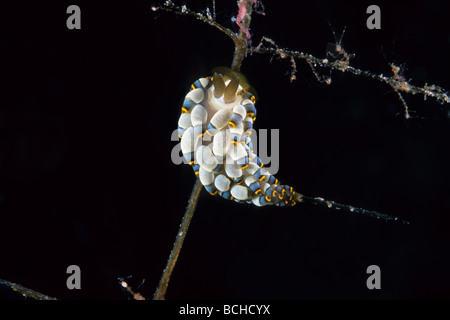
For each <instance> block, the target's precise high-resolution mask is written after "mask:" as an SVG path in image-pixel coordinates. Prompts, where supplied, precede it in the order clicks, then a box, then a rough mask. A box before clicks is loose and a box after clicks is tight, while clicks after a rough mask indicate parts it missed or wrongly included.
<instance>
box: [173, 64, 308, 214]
mask: <svg viewBox="0 0 450 320" xmlns="http://www.w3.org/2000/svg"><path fill="white" fill-rule="evenodd" d="M251 91H253V89H252V88H251V87H250V86H249V85H248V82H247V80H246V79H245V77H244V76H243V75H242V74H240V73H238V72H235V71H232V70H229V69H227V68H223V67H222V68H220V69H217V72H215V73H214V74H213V75H212V76H210V77H205V78H200V79H198V80H196V81H195V82H194V83H193V84H192V85H191V87H190V91H189V92H188V93H187V95H186V97H185V99H184V102H183V105H182V107H181V116H180V118H179V120H178V134H179V137H180V138H181V142H180V144H181V151H182V153H183V156H184V158H185V159H186V161H187V162H188V163H189V165H191V166H192V168H193V169H194V172H195V174H196V175H197V176H198V177H199V179H200V181H201V183H202V184H203V186H204V187H205V189H206V191H208V192H209V193H210V194H211V195H220V196H221V197H223V198H225V199H229V200H234V201H237V202H241V203H253V204H255V205H256V206H264V205H277V206H293V205H295V204H296V201H298V199H299V196H300V195H299V194H296V193H295V191H294V190H293V188H292V187H290V186H287V185H281V184H280V183H279V181H278V179H276V178H275V177H274V176H273V175H271V174H270V173H269V171H268V170H267V169H265V168H264V165H263V163H262V162H261V160H260V159H259V157H258V156H257V155H256V154H255V153H254V149H253V143H252V140H251V133H252V129H253V123H254V121H255V119H256V108H255V102H256V97H255V94H254V93H252V92H251Z"/></svg>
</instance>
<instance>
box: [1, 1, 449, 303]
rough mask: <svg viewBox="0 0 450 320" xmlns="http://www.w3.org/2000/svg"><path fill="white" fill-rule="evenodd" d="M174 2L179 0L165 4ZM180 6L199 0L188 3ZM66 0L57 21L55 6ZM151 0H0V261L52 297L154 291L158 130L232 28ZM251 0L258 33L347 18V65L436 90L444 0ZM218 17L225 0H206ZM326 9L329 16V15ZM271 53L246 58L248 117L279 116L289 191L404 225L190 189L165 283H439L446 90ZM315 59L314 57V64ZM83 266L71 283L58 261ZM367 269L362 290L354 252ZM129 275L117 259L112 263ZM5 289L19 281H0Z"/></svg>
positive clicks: (322, 289) (316, 43) (313, 44)
mask: <svg viewBox="0 0 450 320" xmlns="http://www.w3.org/2000/svg"><path fill="white" fill-rule="evenodd" d="M176 3H177V4H179V3H181V2H176ZM185 3H186V4H187V5H188V6H189V7H190V8H192V9H194V10H197V11H199V10H204V9H205V7H206V6H209V7H211V3H212V2H211V1H205V2H199V1H196V2H195V3H192V4H191V3H190V1H186V2H185ZM71 4H77V5H79V7H80V8H81V30H68V29H67V27H66V19H67V17H68V16H69V15H68V14H66V8H67V7H68V6H69V5H71ZM155 4H157V3H156V2H151V1H137V0H133V1H121V2H107V1H95V2H93V1H77V2H76V3H75V2H68V1H58V2H56V1H55V2H50V1H39V2H31V1H30V2H22V1H21V2H13V1H10V2H9V3H8V2H2V4H1V5H0V70H1V71H0V81H1V83H2V84H1V86H0V256H1V258H0V278H1V279H6V280H9V281H12V282H15V283H20V284H21V285H23V286H26V287H29V288H32V289H34V290H37V291H40V292H43V293H45V294H48V295H50V296H54V297H57V298H59V299H69V300H72V299H120V300H125V299H127V298H128V294H127V292H125V290H124V289H123V288H122V287H121V286H120V285H119V283H118V280H117V278H118V277H128V278H127V281H128V283H129V284H130V285H132V286H133V288H134V289H136V288H137V287H138V286H139V285H140V284H141V283H142V281H143V280H144V279H145V282H144V283H143V284H142V285H141V286H140V287H139V289H138V291H139V292H140V293H141V294H143V295H144V296H146V297H151V296H152V295H153V292H154V290H155V288H156V286H157V284H158V281H159V278H160V275H161V273H162V271H163V269H164V267H165V263H166V260H167V258H168V256H169V253H170V250H171V248H172V244H173V241H174V239H175V235H176V233H177V231H178V226H179V223H180V221H181V218H182V216H183V214H184V209H185V207H186V205H187V201H188V198H189V195H190V192H191V190H192V186H193V184H194V181H195V176H194V174H193V172H192V169H191V168H190V167H189V166H186V165H174V164H173V163H172V161H171V157H170V155H171V150H172V148H173V147H174V146H175V144H176V142H174V141H171V139H170V137H171V134H172V131H173V130H174V129H176V127H177V121H178V117H179V112H180V107H181V103H182V101H183V97H184V95H185V94H186V93H187V92H188V90H189V86H190V84H191V83H192V82H193V81H195V80H196V79H197V78H200V77H204V76H207V75H210V72H211V70H212V69H213V68H214V67H217V66H229V65H230V63H231V59H232V54H233V50H234V47H233V43H232V41H231V40H230V39H228V38H227V37H226V36H225V35H224V34H222V33H221V32H219V31H218V30H216V29H214V28H212V27H210V26H208V25H206V24H204V23H201V22H200V21H197V20H195V19H194V18H192V17H187V16H180V15H176V14H174V13H166V12H161V11H159V12H156V13H155V12H153V11H152V10H151V6H152V5H155ZM370 4H372V3H371V2H367V1H361V2H359V3H358V4H354V3H352V2H349V1H320V0H319V1H313V2H301V3H300V2H298V1H287V2H285V1H284V2H280V1H269V0H266V1H264V6H265V16H262V15H256V14H254V15H253V21H252V25H251V30H250V31H251V33H252V35H253V36H252V41H253V44H254V45H257V43H258V42H259V40H260V38H261V36H263V35H264V36H267V37H270V38H271V39H273V40H275V41H276V42H277V44H278V45H279V46H280V47H288V48H290V49H292V50H299V51H302V52H306V53H311V54H313V55H315V56H317V57H325V54H326V48H327V44H328V43H334V42H335V40H334V38H333V34H332V31H331V30H334V31H335V32H336V34H337V36H338V37H339V36H340V33H341V31H342V30H343V28H344V27H346V31H345V35H344V37H343V40H342V46H343V47H344V49H346V50H347V52H348V53H355V57H354V58H353V59H352V60H351V64H352V65H353V66H354V67H356V68H361V69H363V70H369V71H372V72H374V73H375V74H380V73H383V74H385V75H389V74H390V66H389V64H390V63H395V64H396V65H402V64H404V65H405V67H406V69H405V78H406V79H407V80H409V79H413V80H411V83H412V84H415V85H418V86H423V85H425V83H428V84H436V85H439V86H442V87H444V88H446V89H450V81H449V71H450V68H449V66H450V63H449V60H448V57H449V56H450V27H449V24H448V17H447V15H448V12H449V9H450V8H449V5H448V3H447V2H446V1H426V2H425V1H402V2H396V3H395V4H393V3H391V2H384V1H378V2H377V3H376V4H377V5H378V6H380V8H381V30H368V29H367V28H366V19H367V17H368V14H366V8H367V7H368V6H369V5H370ZM216 13H217V21H218V22H219V23H222V24H223V25H224V26H225V27H228V28H231V29H232V30H234V31H236V32H237V31H238V28H237V26H236V25H235V24H234V23H233V22H232V17H233V16H235V15H236V7H235V1H228V2H226V1H217V3H216ZM328 21H329V22H330V24H331V26H332V29H331V28H330V26H329V24H328ZM297 69H298V72H297V74H296V75H297V80H296V81H294V82H293V83H290V81H289V72H290V63H289V61H287V60H282V59H279V58H277V57H274V58H273V59H272V57H271V56H269V55H253V56H249V57H247V59H245V61H244V64H243V66H242V69H241V70H242V72H243V73H244V74H245V75H246V76H247V78H248V79H249V81H250V83H251V84H252V85H253V87H254V88H256V90H257V93H258V96H259V101H258V102H257V104H256V107H257V110H258V117H257V120H256V122H255V125H254V126H255V128H256V129H272V128H273V129H279V130H280V155H279V157H280V169H279V172H278V174H277V175H276V176H277V178H278V179H279V180H281V182H282V183H285V184H289V185H291V186H293V187H294V188H295V189H296V190H297V191H298V192H300V193H304V194H305V195H309V196H320V197H323V198H326V199H330V200H334V201H337V202H340V203H344V204H350V205H354V206H357V207H362V208H366V209H369V210H376V211H379V212H383V213H388V214H392V215H395V216H399V217H401V218H403V219H406V220H408V221H410V222H411V225H409V226H405V225H401V224H398V223H386V222H383V221H379V220H376V219H371V218H367V217H364V216H358V215H351V214H344V213H342V212H339V211H334V210H330V209H327V208H321V207H316V206H314V205H308V204H300V205H297V206H295V207H289V208H278V207H264V208H258V207H255V206H251V205H242V204H238V203H235V202H231V201H226V200H223V199H221V198H218V197H217V198H216V197H212V196H210V195H208V194H207V193H206V192H203V193H202V194H201V197H200V201H199V204H198V208H197V211H196V212H195V215H194V218H193V221H192V223H191V227H190V229H189V233H188V235H187V238H186V241H185V244H184V247H183V250H182V252H181V255H180V258H179V261H178V264H177V266H176V268H175V272H174V274H173V277H172V280H171V283H170V285H169V289H168V292H167V299H449V298H450V275H449V272H448V271H449V270H450V258H449V248H450V194H449V191H450V187H449V186H450V165H449V164H450V142H449V140H450V119H449V107H450V106H449V105H448V104H443V105H442V104H439V103H437V102H436V101H435V100H433V99H430V98H428V99H426V100H424V98H423V96H419V95H415V96H413V95H407V94H404V95H403V97H404V99H405V101H406V103H407V104H408V106H409V108H410V111H411V113H412V116H413V117H412V118H411V119H409V120H407V121H406V120H405V119H404V117H403V105H402V103H401V101H400V100H399V98H398V96H397V94H396V93H395V92H394V91H393V89H392V88H390V87H389V86H387V85H384V84H381V83H379V82H377V81H374V80H372V79H368V78H364V77H362V76H360V77H357V76H354V75H351V74H349V73H341V72H337V71H333V72H332V83H331V85H328V86H327V85H325V84H323V83H319V82H317V81H316V78H315V76H314V74H313V73H312V72H311V68H310V67H309V65H308V64H306V63H305V62H303V61H297ZM317 72H318V73H319V74H320V75H329V71H327V70H320V69H317ZM73 264H74V265H78V266H79V267H80V268H81V290H68V289H67V287H66V279H67V277H68V276H69V275H68V274H66V269H67V267H68V266H69V265H73ZM369 265H378V266H379V267H380V269H381V290H368V289H367V287H366V279H367V277H368V276H369V275H368V274H367V273H366V269H367V267H368V266H369ZM129 276H131V277H129ZM0 297H1V298H2V299H20V298H21V297H20V296H18V295H16V294H14V293H11V292H10V291H8V290H4V289H1V290H0Z"/></svg>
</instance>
